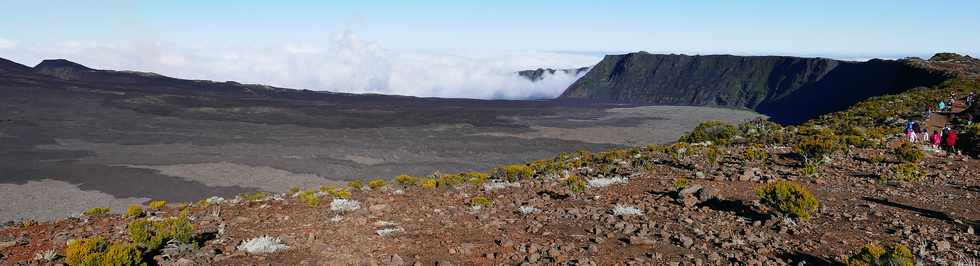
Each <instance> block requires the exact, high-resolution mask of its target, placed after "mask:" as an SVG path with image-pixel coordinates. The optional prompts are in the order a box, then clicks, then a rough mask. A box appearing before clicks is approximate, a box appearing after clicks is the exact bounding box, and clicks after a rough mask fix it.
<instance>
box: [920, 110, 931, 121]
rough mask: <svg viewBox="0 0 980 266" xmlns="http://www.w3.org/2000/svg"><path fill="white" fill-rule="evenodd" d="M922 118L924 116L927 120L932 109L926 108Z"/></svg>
mask: <svg viewBox="0 0 980 266" xmlns="http://www.w3.org/2000/svg"><path fill="white" fill-rule="evenodd" d="M922 116H924V117H925V118H926V120H929V117H930V116H932V107H929V108H926V112H925V113H923V114H922Z"/></svg>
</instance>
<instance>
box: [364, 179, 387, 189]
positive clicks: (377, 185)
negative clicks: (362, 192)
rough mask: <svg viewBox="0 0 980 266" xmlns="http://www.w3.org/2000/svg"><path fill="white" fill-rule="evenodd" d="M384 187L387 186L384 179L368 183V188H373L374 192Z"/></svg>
mask: <svg viewBox="0 0 980 266" xmlns="http://www.w3.org/2000/svg"><path fill="white" fill-rule="evenodd" d="M384 186H385V181H384V180H383V179H378V178H375V179H371V181H368V187H369V188H371V189H372V190H378V189H380V188H382V187H384Z"/></svg>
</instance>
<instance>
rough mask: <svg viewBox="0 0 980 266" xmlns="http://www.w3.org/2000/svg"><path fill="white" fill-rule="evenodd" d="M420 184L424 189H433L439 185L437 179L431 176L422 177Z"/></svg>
mask: <svg viewBox="0 0 980 266" xmlns="http://www.w3.org/2000/svg"><path fill="white" fill-rule="evenodd" d="M420 186H421V187H422V188H424V189H435V188H436V187H437V186H439V181H437V180H435V179H432V178H426V179H422V183H421V185H420Z"/></svg>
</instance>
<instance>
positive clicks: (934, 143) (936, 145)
mask: <svg viewBox="0 0 980 266" xmlns="http://www.w3.org/2000/svg"><path fill="white" fill-rule="evenodd" d="M929 140H930V142H932V149H939V142H940V141H942V135H939V130H933V131H932V137H931V138H929Z"/></svg>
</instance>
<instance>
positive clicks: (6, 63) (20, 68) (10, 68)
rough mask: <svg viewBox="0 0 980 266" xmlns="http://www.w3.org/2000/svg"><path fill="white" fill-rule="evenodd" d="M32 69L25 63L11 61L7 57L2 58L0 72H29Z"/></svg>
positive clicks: (0, 59)
mask: <svg viewBox="0 0 980 266" xmlns="http://www.w3.org/2000/svg"><path fill="white" fill-rule="evenodd" d="M27 71H31V68H30V67H28V66H25V65H21V64H19V63H17V62H14V61H10V60H7V59H3V58H0V73H4V72H27Z"/></svg>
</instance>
